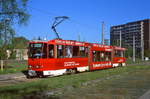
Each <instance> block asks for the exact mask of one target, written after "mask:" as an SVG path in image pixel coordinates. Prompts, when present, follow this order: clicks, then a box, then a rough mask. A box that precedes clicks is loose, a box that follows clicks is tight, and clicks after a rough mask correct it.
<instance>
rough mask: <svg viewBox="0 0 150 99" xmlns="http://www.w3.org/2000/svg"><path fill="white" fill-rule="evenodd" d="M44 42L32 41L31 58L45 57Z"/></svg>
mask: <svg viewBox="0 0 150 99" xmlns="http://www.w3.org/2000/svg"><path fill="white" fill-rule="evenodd" d="M44 45H45V44H43V43H31V44H30V45H29V58H44V57H45V56H46V53H44V51H43V49H44Z"/></svg>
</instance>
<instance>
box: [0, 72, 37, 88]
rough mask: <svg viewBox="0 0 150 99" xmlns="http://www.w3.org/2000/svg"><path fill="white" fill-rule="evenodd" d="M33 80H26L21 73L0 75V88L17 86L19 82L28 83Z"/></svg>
mask: <svg viewBox="0 0 150 99" xmlns="http://www.w3.org/2000/svg"><path fill="white" fill-rule="evenodd" d="M33 80H35V79H27V78H26V76H25V75H24V74H23V73H15V74H4V75H0V86H7V85H13V84H19V83H21V82H29V81H33Z"/></svg>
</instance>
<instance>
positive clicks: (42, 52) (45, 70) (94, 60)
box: [28, 39, 126, 76]
mask: <svg viewBox="0 0 150 99" xmlns="http://www.w3.org/2000/svg"><path fill="white" fill-rule="evenodd" d="M124 51H125V48H120V47H113V46H107V45H100V44H95V43H87V42H78V41H72V40H60V39H54V40H50V41H47V42H46V41H31V42H29V59H28V74H29V76H58V75H63V74H66V73H75V72H84V71H93V70H98V69H104V68H112V67H117V66H119V65H120V66H125V61H126V59H125V57H124Z"/></svg>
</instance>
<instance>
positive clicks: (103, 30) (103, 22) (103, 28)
mask: <svg viewBox="0 0 150 99" xmlns="http://www.w3.org/2000/svg"><path fill="white" fill-rule="evenodd" d="M102 45H104V22H102Z"/></svg>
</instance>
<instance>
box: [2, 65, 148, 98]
mask: <svg viewBox="0 0 150 99" xmlns="http://www.w3.org/2000/svg"><path fill="white" fill-rule="evenodd" d="M149 69H150V66H127V67H118V68H114V69H105V70H99V71H93V72H85V73H79V74H73V75H64V76H59V77H53V78H43V79H38V80H35V81H33V82H28V83H20V84H17V85H11V86H5V87H0V93H1V94H0V98H4V97H5V98H7V99H9V98H11V99H12V98H16V97H20V96H24V95H28V94H36V93H37V92H43V91H46V90H52V89H57V88H63V87H65V86H73V87H75V88H79V87H81V86H82V83H84V82H87V81H91V80H96V79H101V78H106V77H110V76H112V75H121V74H124V73H127V72H135V71H138V70H149Z"/></svg>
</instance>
